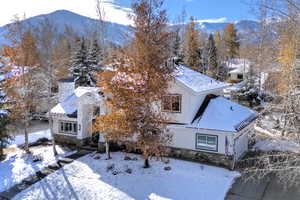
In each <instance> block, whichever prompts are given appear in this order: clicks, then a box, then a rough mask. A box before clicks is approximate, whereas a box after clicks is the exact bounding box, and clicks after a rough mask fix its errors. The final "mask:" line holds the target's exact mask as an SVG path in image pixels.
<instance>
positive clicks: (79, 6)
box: [0, 0, 254, 26]
mask: <svg viewBox="0 0 300 200" xmlns="http://www.w3.org/2000/svg"><path fill="white" fill-rule="evenodd" d="M1 1H2V2H1V6H0V26H3V25H5V24H8V23H10V22H11V20H12V19H13V17H14V15H16V14H17V15H19V16H20V17H22V16H24V14H25V16H26V18H29V17H32V16H36V15H40V14H47V13H50V12H53V11H56V10H62V9H64V10H69V11H72V12H75V13H78V14H81V15H84V16H87V17H91V18H97V13H96V0H1ZM100 1H102V7H103V9H104V11H105V20H107V21H112V22H116V23H120V24H125V25H128V24H131V21H130V20H129V19H128V18H127V14H128V13H130V12H131V9H130V5H131V0H100ZM246 1H249V0H165V5H164V8H166V9H167V11H168V17H169V19H170V21H171V22H176V19H177V18H178V16H179V15H180V13H182V10H183V9H184V10H185V11H186V13H187V16H194V17H195V18H196V19H197V20H201V21H210V22H234V21H238V20H241V19H253V18H254V17H253V15H252V14H251V12H250V8H249V5H247V3H246Z"/></svg>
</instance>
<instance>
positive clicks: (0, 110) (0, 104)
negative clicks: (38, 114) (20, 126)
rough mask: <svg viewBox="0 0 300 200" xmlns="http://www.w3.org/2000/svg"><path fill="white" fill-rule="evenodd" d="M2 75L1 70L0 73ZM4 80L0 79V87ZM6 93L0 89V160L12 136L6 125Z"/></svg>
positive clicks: (7, 118) (7, 119)
mask: <svg viewBox="0 0 300 200" xmlns="http://www.w3.org/2000/svg"><path fill="white" fill-rule="evenodd" d="M0 74H1V75H4V73H3V72H1V73H0ZM3 81H4V80H1V81H0V88H3V87H4V84H3ZM6 101H7V99H6V95H5V93H4V91H3V89H0V161H1V159H2V158H3V157H4V153H3V149H4V148H5V146H6V145H7V144H9V142H10V140H11V139H12V136H11V135H10V134H9V133H8V129H7V125H8V124H9V122H10V119H9V113H8V110H7V109H6Z"/></svg>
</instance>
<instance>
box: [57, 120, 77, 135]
mask: <svg viewBox="0 0 300 200" xmlns="http://www.w3.org/2000/svg"><path fill="white" fill-rule="evenodd" d="M59 132H60V133H63V134H68V135H77V123H76V122H68V121H60V122H59Z"/></svg>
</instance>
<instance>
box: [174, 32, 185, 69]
mask: <svg viewBox="0 0 300 200" xmlns="http://www.w3.org/2000/svg"><path fill="white" fill-rule="evenodd" d="M173 37H174V38H173V45H172V54H173V57H174V58H175V60H174V61H175V63H176V64H180V63H181V62H183V59H184V55H183V52H182V49H181V46H182V40H181V37H180V29H179V28H178V29H177V30H176V31H175V32H174V33H173Z"/></svg>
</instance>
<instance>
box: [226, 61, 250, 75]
mask: <svg viewBox="0 0 300 200" xmlns="http://www.w3.org/2000/svg"><path fill="white" fill-rule="evenodd" d="M226 65H227V67H228V68H229V73H232V74H244V73H248V72H249V69H250V61H249V60H247V59H232V60H230V61H228V62H227V63H226Z"/></svg>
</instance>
